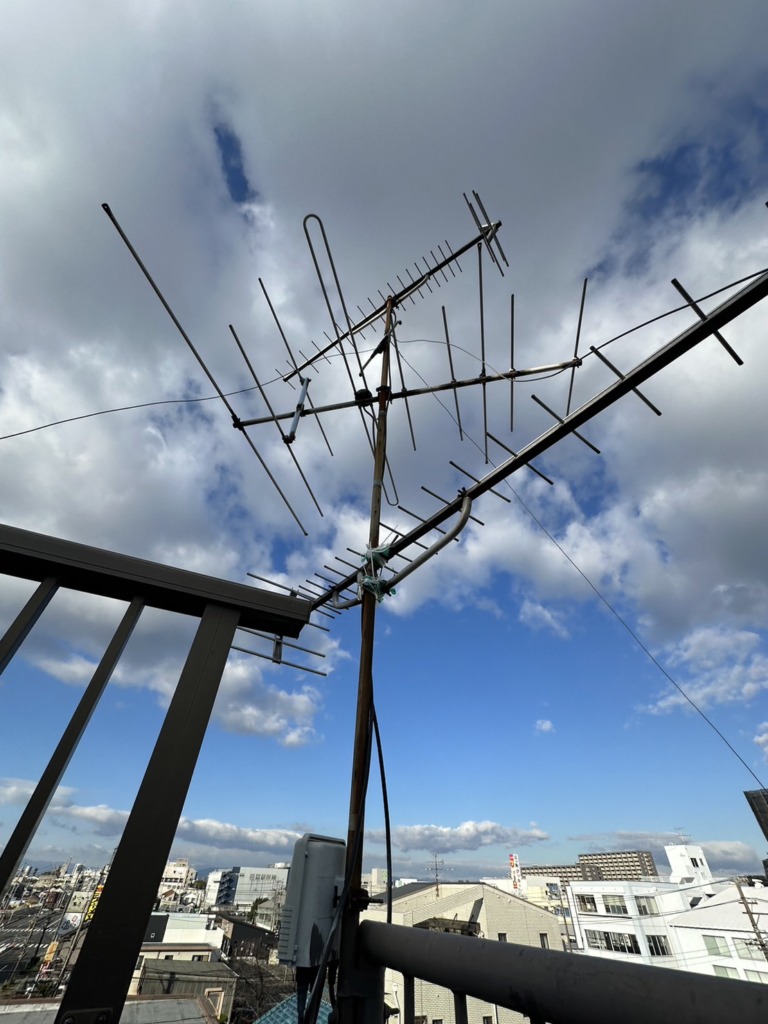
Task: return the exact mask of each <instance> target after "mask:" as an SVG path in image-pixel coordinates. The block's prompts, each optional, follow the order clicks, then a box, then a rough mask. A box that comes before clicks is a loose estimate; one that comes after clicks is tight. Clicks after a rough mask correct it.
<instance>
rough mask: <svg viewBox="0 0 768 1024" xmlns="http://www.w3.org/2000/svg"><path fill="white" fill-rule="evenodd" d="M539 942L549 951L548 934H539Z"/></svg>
mask: <svg viewBox="0 0 768 1024" xmlns="http://www.w3.org/2000/svg"><path fill="white" fill-rule="evenodd" d="M539 942H540V943H541V948H542V949H549V936H548V935H547V933H546V932H539Z"/></svg>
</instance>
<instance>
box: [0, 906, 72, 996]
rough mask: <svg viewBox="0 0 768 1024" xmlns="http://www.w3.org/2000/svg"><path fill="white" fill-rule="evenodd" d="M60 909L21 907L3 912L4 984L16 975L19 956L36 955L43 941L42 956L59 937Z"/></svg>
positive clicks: (0, 967)
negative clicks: (57, 927) (57, 932)
mask: <svg viewBox="0 0 768 1024" xmlns="http://www.w3.org/2000/svg"><path fill="white" fill-rule="evenodd" d="M60 916H61V911H60V910H45V911H41V910H40V909H39V908H38V907H32V908H29V907H20V908H18V909H16V910H13V911H3V913H2V916H1V917H0V985H2V984H3V983H4V982H5V981H7V980H8V979H9V978H10V977H11V976H12V974H13V972H14V969H15V968H16V964H17V963H18V961H19V957H20V956H21V955H22V951H23V952H24V959H25V960H29V959H30V957H32V956H34V954H35V950H36V949H37V944H38V943H40V949H39V950H38V956H42V955H43V954H44V952H45V950H46V948H47V946H48V943H49V942H51V941H53V939H54V938H55V937H56V925H57V924H58V919H59V917H60Z"/></svg>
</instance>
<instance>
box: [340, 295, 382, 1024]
mask: <svg viewBox="0 0 768 1024" xmlns="http://www.w3.org/2000/svg"><path fill="white" fill-rule="evenodd" d="M393 305H394V304H393V301H392V298H391V297H390V298H388V299H387V303H386V321H385V326H384V339H383V342H384V343H383V348H382V355H381V384H380V386H379V387H378V389H377V391H378V401H379V410H378V417H377V421H376V443H375V449H374V468H373V487H372V491H371V519H370V526H369V533H368V551H369V555H368V557H370V558H371V561H372V563H373V567H372V570H371V575H372V576H374V575H375V574H376V566H375V561H374V558H373V556H372V555H371V554H370V553H371V552H373V551H375V549H376V548H377V547H378V546H379V530H380V526H381V495H382V489H383V485H384V470H385V463H386V454H387V410H388V406H389V395H390V384H389V371H390V345H391V332H392V310H393ZM376 604H377V596H376V594H375V593H374V592H373V591H372V590H363V594H362V608H361V627H360V632H361V638H360V670H359V675H358V686H357V717H356V721H355V741H354V749H353V753H352V783H351V790H350V797H349V828H348V833H347V863H346V880H347V885H348V886H349V894H350V898H349V902H348V903H347V906H346V908H345V910H344V916H343V917H342V922H341V950H340V955H339V1024H353V1022H354V1021H355V1019H356V1016H357V1014H356V1008H357V1007H358V1006H359V1005H360V997H361V996H362V995H363V993H362V992H361V991H359V990H358V985H357V984H356V974H357V945H358V943H357V930H358V927H359V924H360V910H361V909H362V907H363V905H364V904H363V901H362V900H361V896H362V895H363V894H362V890H361V875H362V865H363V829H364V827H365V820H364V819H365V795H366V789H367V786H368V769H369V765H370V758H371V742H372V723H373V640H374V631H375V625H376Z"/></svg>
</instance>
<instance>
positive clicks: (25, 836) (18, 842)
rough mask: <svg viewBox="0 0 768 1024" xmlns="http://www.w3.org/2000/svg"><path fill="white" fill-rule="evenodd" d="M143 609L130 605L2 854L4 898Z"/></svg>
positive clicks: (0, 887)
mask: <svg viewBox="0 0 768 1024" xmlns="http://www.w3.org/2000/svg"><path fill="white" fill-rule="evenodd" d="M143 607H144V604H143V602H142V601H141V600H139V599H138V598H136V599H135V600H134V601H132V602H131V604H130V605H129V607H128V609H127V611H126V613H125V615H124V616H123V618H122V621H121V622H120V624H119V626H118V627H117V630H116V631H115V635H114V636H113V637H112V640H111V641H110V643H109V646H108V647H107V649H106V651H105V652H104V656H103V657H102V659H101V661H100V662H99V664H98V666H97V667H96V671H95V672H94V673H93V677H92V678H91V681H90V683H89V684H88V686H87V687H86V690H85V693H84V694H83V696H82V697H81V698H80V702H79V704H78V705H77V707H76V708H75V711H74V714H73V715H72V718H71V719H70V721H69V725H68V726H67V727H66V729H65V730H64V733H63V735H62V737H61V739H60V740H59V742H58V745H57V746H56V749H55V750H54V752H53V755H52V757H51V759H50V761H49V762H48V765H47V766H46V768H45V771H44V772H43V774H42V776H41V777H40V781H39V782H38V784H37V786H36V787H35V791H34V793H33V794H32V796H31V797H30V798H29V802H28V803H27V806H26V807H25V808H24V811H23V812H22V815H21V817H20V818H19V821H18V824H17V825H16V828H15V829H14V830H13V834H12V835H11V838H10V839H9V840H8V842H7V843H6V844H5V849H4V850H3V852H2V854H0V895H2V893H3V892H4V890H5V888H6V886H7V885H8V883H9V882H10V881H11V879H12V878H13V876H14V875H15V874H16V869H17V868H18V866H19V864H20V863H21V861H22V859H23V857H24V854H25V853H26V852H27V847H28V846H29V843H30V841H31V840H32V837H33V836H34V834H35V832H36V831H37V826H38V825H39V824H40V821H41V819H42V817H43V815H44V814H45V812H46V811H47V809H48V805H49V804H50V802H51V798H52V797H53V794H54V793H55V792H56V787H57V786H58V784H59V782H60V781H61V777H62V775H63V774H64V772H65V771H66V770H67V765H68V764H69V762H70V759H71V757H72V754H73V753H74V752H75V749H76V748H77V744H78V743H79V742H80V737H81V736H82V735H83V732H84V731H85V727H86V726H87V725H88V722H89V721H90V720H91V715H92V714H93V711H94V708H95V707H96V705H97V703H98V702H99V698H100V697H101V695H102V693H103V692H104V687H105V686H106V685H107V683H108V682H109V680H110V677H111V675H112V673H113V672H114V670H115V665H117V662H118V660H119V658H120V655H121V654H122V653H123V648H124V647H125V645H126V644H127V643H128V640H129V639H130V636H131V633H132V632H133V628H134V626H135V625H136V623H137V622H138V620H139V615H141V610H142V608H143Z"/></svg>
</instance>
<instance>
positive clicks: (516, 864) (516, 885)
mask: <svg viewBox="0 0 768 1024" xmlns="http://www.w3.org/2000/svg"><path fill="white" fill-rule="evenodd" d="M509 877H510V878H511V879H512V888H513V889H522V887H523V874H522V872H521V870H520V858H519V857H518V856H517V854H516V853H510V855H509Z"/></svg>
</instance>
